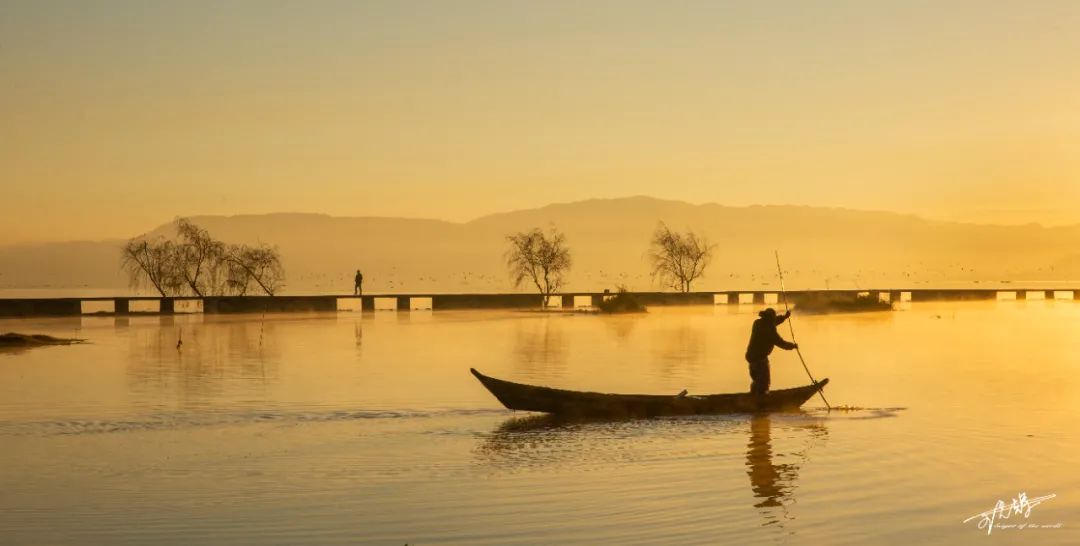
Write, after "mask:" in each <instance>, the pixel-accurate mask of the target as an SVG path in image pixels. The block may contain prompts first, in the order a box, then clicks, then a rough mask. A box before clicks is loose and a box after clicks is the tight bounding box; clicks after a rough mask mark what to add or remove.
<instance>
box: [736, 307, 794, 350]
mask: <svg viewBox="0 0 1080 546" xmlns="http://www.w3.org/2000/svg"><path fill="white" fill-rule="evenodd" d="M785 320H787V316H786V315H775V316H773V317H770V316H767V315H766V316H763V317H761V318H759V319H757V320H755V321H754V328H753V330H751V331H750V344H749V345H748V346H747V347H746V360H747V361H748V362H755V361H758V360H761V359H763V358H767V357H768V356H769V354H770V353H772V350H773V347H780V348H781V349H787V350H789V351H790V350H791V349H794V348H795V344H794V343H791V342H789V341H786V340H785V339H784V338H782V337H780V333H779V332H777V331H776V327H777V326H779V325H781V324H783V323H784V321H785Z"/></svg>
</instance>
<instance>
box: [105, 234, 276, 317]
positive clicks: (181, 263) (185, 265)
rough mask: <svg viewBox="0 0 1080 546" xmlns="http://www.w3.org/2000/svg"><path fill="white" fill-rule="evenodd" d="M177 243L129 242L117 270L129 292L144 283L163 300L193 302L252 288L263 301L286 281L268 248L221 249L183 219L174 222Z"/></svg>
mask: <svg viewBox="0 0 1080 546" xmlns="http://www.w3.org/2000/svg"><path fill="white" fill-rule="evenodd" d="M176 231H177V235H178V237H179V240H177V241H172V240H168V239H164V238H158V239H155V240H147V238H146V237H145V236H141V237H136V238H134V239H131V240H130V241H128V242H127V244H126V245H124V248H123V252H122V254H121V261H120V264H121V267H122V268H123V269H124V270H125V271H126V272H127V273H128V276H129V278H130V280H131V285H132V286H133V287H139V286H141V285H142V284H143V283H144V282H148V283H149V284H150V285H151V286H153V287H154V288H155V289H156V290H157V291H158V292H159V293H160V294H161V295H162V296H163V297H168V296H177V295H181V294H183V293H184V292H185V291H186V292H190V293H191V294H193V295H195V296H200V297H203V296H214V295H222V294H227V293H233V294H238V295H241V296H243V295H246V294H247V292H248V291H249V290H250V289H251V287H252V285H253V284H254V285H256V286H258V287H259V289H261V290H262V291H263V292H265V293H266V294H268V295H271V296H273V295H274V294H275V293H276V292H277V291H278V290H280V289H281V288H282V287H283V286H284V284H283V282H284V280H285V269H284V267H282V265H281V254H280V253H279V252H278V250H277V248H276V247H271V246H268V245H259V246H248V245H226V244H225V243H223V242H221V241H218V240H216V239H214V238H213V237H211V236H210V233H209V232H208V231H207V230H205V229H203V228H201V227H199V226H197V225H195V224H194V223H193V222H191V221H190V220H188V219H186V218H177V219H176Z"/></svg>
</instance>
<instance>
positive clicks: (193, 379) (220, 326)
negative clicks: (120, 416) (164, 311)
mask: <svg viewBox="0 0 1080 546" xmlns="http://www.w3.org/2000/svg"><path fill="white" fill-rule="evenodd" d="M276 327H277V325H276V323H275V322H273V321H266V320H259V321H232V322H225V323H210V324H207V323H203V322H202V321H195V320H192V321H185V322H181V323H172V322H171V321H169V322H166V323H165V324H163V325H161V326H160V327H156V328H155V327H150V328H137V329H135V330H134V331H133V332H132V333H131V335H130V336H129V343H130V345H131V348H130V354H131V355H133V357H132V358H130V359H128V366H127V377H128V385H129V389H130V391H131V393H132V394H133V395H135V396H137V397H141V398H144V399H155V398H163V399H170V398H173V397H175V398H176V399H178V400H179V401H180V405H181V406H185V405H187V404H188V403H202V402H205V401H207V400H208V399H212V398H214V397H216V396H220V395H222V394H225V393H228V391H235V390H236V389H237V387H240V388H241V389H243V390H245V391H248V392H255V393H258V392H262V390H263V388H264V387H265V385H266V384H267V383H268V382H273V381H276V380H277V368H278V364H279V362H280V356H281V351H280V348H279V346H278V344H279V336H277V334H276ZM241 385H242V386H241ZM229 394H232V393H229Z"/></svg>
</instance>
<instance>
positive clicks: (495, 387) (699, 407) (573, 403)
mask: <svg viewBox="0 0 1080 546" xmlns="http://www.w3.org/2000/svg"><path fill="white" fill-rule="evenodd" d="M469 371H471V372H472V374H473V375H474V376H476V378H477V379H478V380H480V383H481V384H483V385H484V387H486V388H487V390H489V391H491V394H493V395H495V398H496V399H498V400H499V402H502V404H503V405H504V406H506V407H507V408H509V409H512V410H519V411H538V412H543V413H551V414H555V415H561V416H575V417H662V416H674V415H710V414H718V413H754V412H762V411H783V410H793V409H797V408H798V407H799V406H801V405H803V404H804V403H805V402H806V401H807V400H809V399H810V398H812V397H813V396H814V395H815V394H817V393H818V391H820V390H821V389H822V388H823V387H824V386H825V385H826V384H828V382H829V380H828V379H822V380H821V381H818V382H817V383H815V384H813V385H807V386H804V387H796V388H793V389H781V390H775V391H770V392H769V393H768V394H766V395H764V396H760V397H759V396H756V395H753V394H751V393H748V392H747V393H732V394H711V395H705V396H674V395H672V396H665V395H652V394H606V393H599V392H579V391H568V390H563V389H553V388H550V387H538V386H535V385H526V384H523V383H514V382H511V381H504V380H502V379H495V378H494V377H488V376H486V375H484V374H482V373H480V372H478V371H476V370H475V369H472V368H470V369H469Z"/></svg>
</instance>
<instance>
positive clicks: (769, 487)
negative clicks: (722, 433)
mask: <svg viewBox="0 0 1080 546" xmlns="http://www.w3.org/2000/svg"><path fill="white" fill-rule="evenodd" d="M770 428H771V426H770V423H769V417H768V416H767V415H760V416H756V417H752V418H751V419H750V443H749V444H747V445H746V466H748V467H749V468H748V469H747V470H746V473H747V474H749V475H750V489H753V491H754V496H755V497H757V498H759V499H764V500H762V501H761V502H759V503H757V504H755V505H754V506H756V507H758V508H761V507H764V506H780V505H781V504H782V502H781V499H783V497H784V490H783V487H782V485H783V482H784V476H782V475H781V470H785V469H783V468H780V467H777V466H776V465H773V461H772V444H771V442H770V440H771V438H770V436H771V435H770V432H771V431H770ZM789 485H790V484H789Z"/></svg>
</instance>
